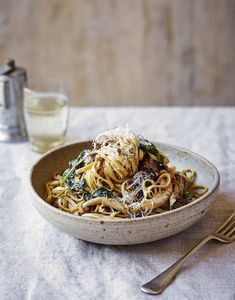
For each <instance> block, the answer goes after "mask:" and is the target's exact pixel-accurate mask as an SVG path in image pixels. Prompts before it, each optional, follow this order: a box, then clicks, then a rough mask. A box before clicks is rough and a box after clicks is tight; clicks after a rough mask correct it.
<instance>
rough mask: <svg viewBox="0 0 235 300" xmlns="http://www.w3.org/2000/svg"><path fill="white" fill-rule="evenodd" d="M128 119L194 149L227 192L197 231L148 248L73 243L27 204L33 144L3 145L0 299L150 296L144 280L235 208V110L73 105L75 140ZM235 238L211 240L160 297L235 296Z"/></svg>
mask: <svg viewBox="0 0 235 300" xmlns="http://www.w3.org/2000/svg"><path fill="white" fill-rule="evenodd" d="M127 123H128V124H129V126H130V128H133V129H134V130H135V131H136V132H138V133H140V134H143V135H144V136H146V138H148V139H150V140H157V141H160V142H166V143H171V144H176V145H179V146H183V147H186V148H189V149H191V150H193V151H195V152H198V153H199V154H201V155H203V156H205V157H206V158H208V159H209V160H211V161H212V162H213V163H214V164H215V165H216V166H217V167H218V169H219V171H220V174H221V189H220V190H221V192H220V196H219V198H218V199H217V201H216V202H215V204H214V205H213V207H212V208H211V209H210V211H209V212H208V213H207V214H206V215H205V216H203V218H202V219H201V220H200V221H199V222H198V223H197V224H196V225H194V226H193V227H191V228H190V229H188V230H186V231H184V232H182V233H180V234H178V235H175V236H173V237H169V238H167V239H164V240H161V241H157V242H153V243H150V244H145V245H135V246H128V247H127V246H102V245H96V244H92V243H87V242H84V241H81V240H76V239H74V238H73V237H71V236H69V235H67V234H65V233H63V232H60V231H59V230H57V229H56V228H54V227H52V226H51V225H50V224H48V223H47V222H46V221H45V220H44V219H42V218H41V217H40V216H39V214H38V213H37V212H36V211H35V209H34V208H33V207H32V206H31V204H30V199H29V197H28V193H27V176H28V172H29V169H30V167H31V165H32V164H33V163H34V162H35V161H36V160H37V159H38V157H39V156H40V155H39V154H37V153H33V152H31V150H30V149H29V147H28V144H27V143H19V144H11V143H9V144H0V299H4V300H5V299H7V300H8V299H9V300H15V299H30V300H45V299H56V300H61V299H70V300H73V299H102V300H103V299H114V300H118V299H123V300H125V299H136V300H139V299H140V300H141V299H150V298H149V297H150V296H147V295H145V294H143V293H142V292H141V291H140V289H139V286H140V285H141V284H143V283H145V282H146V281H148V280H150V279H151V278H152V277H153V276H155V275H157V274H158V273H160V272H161V271H163V270H164V269H165V268H167V267H168V266H169V265H171V264H172V263H174V262H175V261H176V260H177V259H178V258H179V257H181V256H182V255H183V254H185V253H186V252H187V251H188V250H189V249H190V248H191V247H193V246H194V245H195V244H196V243H197V242H198V241H199V240H200V239H202V238H203V237H204V236H205V235H206V234H207V233H209V232H210V231H211V230H213V229H214V228H216V227H217V226H218V225H220V224H221V223H222V222H223V221H224V219H226V218H227V216H228V215H229V214H230V212H231V211H232V210H234V209H235V184H234V182H235V108H143V109H141V108H118V109H117V108H76V109H74V108H73V109H71V114H70V124H69V132H68V137H69V139H75V138H76V139H79V140H80V141H82V140H88V139H92V138H93V137H94V136H96V135H97V134H98V133H99V132H102V131H104V130H105V129H108V128H112V127H114V126H116V125H119V126H125V125H126V124H127ZM234 270H235V243H234V244H230V245H224V244H219V243H216V242H210V243H209V244H208V245H206V246H204V247H203V248H202V249H201V250H200V251H199V252H198V254H197V255H196V256H194V257H193V258H192V259H191V260H190V261H189V262H188V263H187V264H186V265H185V267H184V268H183V269H182V271H181V272H180V274H179V275H178V276H177V277H176V279H175V280H174V281H173V283H172V284H171V285H170V286H169V287H168V288H167V289H166V290H165V292H164V293H163V294H162V295H161V296H160V298H159V299H180V300H182V299H213V300H215V299H234V298H235V282H234Z"/></svg>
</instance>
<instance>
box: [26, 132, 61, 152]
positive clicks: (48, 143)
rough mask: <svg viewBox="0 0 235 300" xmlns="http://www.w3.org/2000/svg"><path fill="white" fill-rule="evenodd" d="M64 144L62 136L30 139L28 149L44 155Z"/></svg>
mask: <svg viewBox="0 0 235 300" xmlns="http://www.w3.org/2000/svg"><path fill="white" fill-rule="evenodd" d="M64 142H65V137H64V136H60V137H41V138H30V147H31V149H32V150H33V151H35V152H39V153H44V152H47V151H49V150H51V149H53V148H55V147H58V146H60V145H62V144H64Z"/></svg>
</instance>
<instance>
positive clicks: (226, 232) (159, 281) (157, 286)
mask: <svg viewBox="0 0 235 300" xmlns="http://www.w3.org/2000/svg"><path fill="white" fill-rule="evenodd" d="M213 239H214V240H217V241H220V242H222V243H227V244H229V243H232V242H234V240H235V212H234V213H233V214H232V215H231V216H230V217H229V218H228V219H227V221H226V222H225V223H224V224H223V225H222V226H221V227H219V228H218V229H217V230H216V231H215V232H214V233H211V234H209V235H208V236H206V237H205V238H204V239H203V240H202V241H201V242H200V243H199V244H197V245H196V246H195V247H194V248H193V249H192V250H190V251H189V252H188V253H187V254H185V255H184V256H183V257H181V258H180V259H179V260H178V261H177V262H176V263H174V264H173V265H172V266H171V267H169V268H168V269H166V270H165V271H164V272H162V273H160V274H159V275H158V276H156V277H155V278H153V279H152V280H151V281H149V282H147V283H145V284H144V285H142V286H141V290H142V291H143V292H144V293H147V294H151V295H157V294H160V293H162V292H163V291H164V290H165V288H166V287H167V286H168V285H169V284H170V283H171V281H172V280H173V278H174V277H175V276H176V274H177V273H178V272H179V270H180V269H181V267H182V266H183V264H184V263H185V262H186V260H188V259H189V258H190V257H191V256H192V255H193V254H194V253H195V252H196V251H197V250H199V249H200V248H201V247H202V246H203V245H204V244H205V243H207V242H208V241H210V240H213Z"/></svg>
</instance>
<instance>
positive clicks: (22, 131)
mask: <svg viewBox="0 0 235 300" xmlns="http://www.w3.org/2000/svg"><path fill="white" fill-rule="evenodd" d="M25 86H27V75H26V70H25V69H23V68H22V67H17V66H16V65H15V61H14V60H13V59H9V60H8V61H7V62H6V64H5V65H3V66H0V142H14V141H23V140H26V139H27V132H26V126H25V121H24V113H23V100H24V87H25Z"/></svg>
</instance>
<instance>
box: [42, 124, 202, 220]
mask: <svg viewBox="0 0 235 300" xmlns="http://www.w3.org/2000/svg"><path fill="white" fill-rule="evenodd" d="M168 163H169V160H168V158H167V156H166V155H165V154H164V153H162V152H161V151H160V150H159V149H158V148H157V147H156V146H155V145H154V144H152V143H150V142H149V141H147V140H144V139H142V138H138V137H137V136H135V135H134V134H133V133H131V132H130V131H129V129H127V128H126V129H121V128H115V129H113V130H110V131H106V132H104V133H102V134H100V135H99V136H97V137H96V139H95V141H94V143H93V149H92V150H84V151H82V152H81V153H80V154H79V156H78V158H77V159H75V160H73V161H71V162H70V163H69V164H70V167H69V168H68V169H67V170H65V171H63V172H62V173H59V174H54V179H53V180H51V181H49V182H48V183H47V184H46V195H45V200H46V201H47V202H48V203H50V204H51V205H53V206H55V207H57V208H59V209H61V210H63V211H66V212H69V213H71V214H74V215H78V216H88V217H93V218H101V217H102V218H105V217H106V218H110V217H111V218H114V217H115V218H117V217H118V218H135V217H142V216H147V215H152V214H156V213H162V212H164V211H168V210H171V209H175V208H178V207H180V206H182V205H186V204H187V203H190V202H191V201H193V200H195V199H197V198H199V197H200V196H201V195H203V194H205V193H206V192H207V190H208V189H207V188H206V187H204V186H202V185H198V184H196V183H195V179H196V172H195V171H193V170H191V169H185V170H183V171H181V172H177V171H176V169H175V167H169V166H168Z"/></svg>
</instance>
